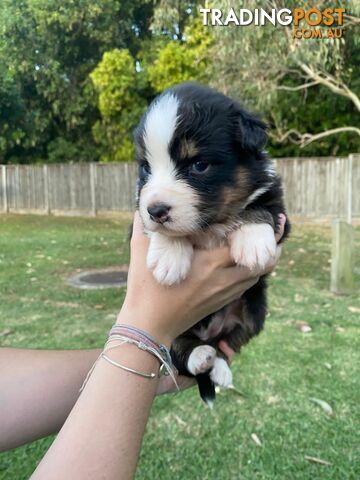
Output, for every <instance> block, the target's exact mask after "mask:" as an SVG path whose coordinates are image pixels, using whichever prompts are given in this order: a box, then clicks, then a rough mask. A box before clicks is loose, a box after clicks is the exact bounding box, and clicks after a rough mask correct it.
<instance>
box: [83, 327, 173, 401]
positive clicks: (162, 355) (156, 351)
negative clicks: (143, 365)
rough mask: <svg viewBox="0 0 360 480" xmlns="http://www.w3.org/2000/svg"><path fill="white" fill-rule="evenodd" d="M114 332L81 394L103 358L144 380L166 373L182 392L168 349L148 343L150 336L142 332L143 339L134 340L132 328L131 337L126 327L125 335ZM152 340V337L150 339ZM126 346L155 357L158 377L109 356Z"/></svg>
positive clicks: (152, 342) (88, 376) (122, 329)
mask: <svg viewBox="0 0 360 480" xmlns="http://www.w3.org/2000/svg"><path fill="white" fill-rule="evenodd" d="M116 327H117V326H116ZM114 330H115V328H114V327H113V329H112V330H111V336H110V337H109V339H108V341H107V342H106V344H105V346H104V350H103V351H102V352H101V353H100V355H99V356H98V358H97V359H96V361H95V362H94V365H93V366H92V367H91V369H90V371H89V372H88V374H87V375H86V378H85V380H84V383H83V384H82V386H81V388H80V393H81V392H82V391H83V390H84V388H85V385H86V384H87V382H88V380H89V378H90V375H91V374H92V372H93V371H94V368H95V367H96V365H97V363H98V362H99V360H100V359H101V358H103V359H104V360H105V361H106V362H108V363H109V364H111V365H113V366H115V367H117V368H120V369H122V370H124V371H126V372H129V373H133V374H135V375H139V376H141V377H144V378H149V379H153V378H155V377H156V376H159V377H160V376H161V375H162V373H165V374H167V375H169V376H170V377H171V379H172V380H173V382H174V384H175V386H176V388H177V390H178V391H180V388H179V386H178V384H177V381H176V377H175V375H176V373H177V372H174V367H173V365H172V363H171V357H170V354H169V352H168V349H167V348H166V347H164V346H163V345H160V346H159V345H158V344H156V343H155V342H154V341H151V342H150V343H149V342H147V339H148V338H149V337H148V334H146V333H145V332H143V331H140V330H139V331H138V332H139V337H140V338H141V340H137V339H136V338H134V337H135V336H134V334H133V332H134V329H133V328H131V330H130V328H129V330H130V331H131V335H130V336H129V337H128V336H127V335H126V326H122V328H121V331H125V333H124V334H119V333H115V332H114ZM118 331H119V330H118ZM144 338H145V341H146V343H145V341H142V340H143V339H144ZM150 338H151V340H152V337H150ZM114 341H116V342H117V343H116V344H115V345H112V342H114ZM124 344H130V345H135V346H137V347H138V348H139V349H140V350H143V351H145V352H149V353H151V354H152V355H153V356H154V357H156V358H157V359H158V360H159V362H160V364H161V367H160V370H159V374H158V375H157V374H156V373H153V372H151V373H146V372H140V371H138V370H135V369H133V368H130V367H128V366H126V365H123V364H121V363H119V362H116V361H115V360H113V359H111V358H110V357H109V356H108V355H107V352H109V351H110V350H113V349H115V348H117V347H121V346H122V345H124ZM165 350H166V351H165Z"/></svg>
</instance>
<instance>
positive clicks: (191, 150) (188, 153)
mask: <svg viewBox="0 0 360 480" xmlns="http://www.w3.org/2000/svg"><path fill="white" fill-rule="evenodd" d="M198 153H199V148H198V147H197V146H196V144H195V142H194V141H193V140H187V139H184V140H182V142H181V144H180V156H181V158H192V157H195V156H196V155H197V154H198Z"/></svg>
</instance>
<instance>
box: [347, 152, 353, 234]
mask: <svg viewBox="0 0 360 480" xmlns="http://www.w3.org/2000/svg"><path fill="white" fill-rule="evenodd" d="M352 180H353V155H352V154H350V155H349V160H348V179H347V181H348V185H347V191H348V198H347V222H348V224H349V225H351V222H352V192H353V188H352Z"/></svg>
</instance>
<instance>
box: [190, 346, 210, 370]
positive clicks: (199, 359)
mask: <svg viewBox="0 0 360 480" xmlns="http://www.w3.org/2000/svg"><path fill="white" fill-rule="evenodd" d="M215 358H216V350H215V348H213V347H211V346H210V345H200V346H199V347H195V348H194V350H193V351H192V352H191V353H190V356H189V359H188V362H187V369H188V370H189V372H190V373H191V374H192V375H198V374H199V373H204V372H207V371H208V370H210V368H211V367H212V366H213V365H214V362H215Z"/></svg>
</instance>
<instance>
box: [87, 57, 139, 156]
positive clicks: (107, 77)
mask: <svg viewBox="0 0 360 480" xmlns="http://www.w3.org/2000/svg"><path fill="white" fill-rule="evenodd" d="M90 77H91V79H92V81H93V82H94V85H95V88H96V89H97V91H98V92H99V110H100V113H101V117H102V118H101V120H98V121H97V122H96V123H95V125H94V127H93V133H94V137H95V140H96V141H97V142H98V143H99V144H100V145H102V147H103V148H102V155H101V160H103V161H129V160H132V159H133V156H134V147H133V140H132V130H133V129H134V128H135V126H136V124H137V122H138V121H139V118H140V116H141V114H142V113H143V111H144V109H145V107H146V100H145V99H144V98H142V97H141V96H140V94H139V90H140V89H139V84H138V77H139V74H138V73H137V72H136V69H135V62H134V59H133V58H132V56H131V54H130V52H129V50H126V49H123V50H112V51H110V52H106V53H105V54H104V56H103V58H102V60H101V62H100V63H99V65H98V66H97V67H96V68H95V70H94V71H93V72H92V73H91V75H90Z"/></svg>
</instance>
